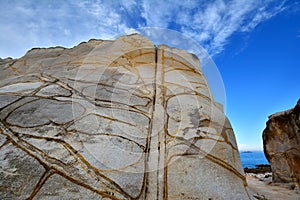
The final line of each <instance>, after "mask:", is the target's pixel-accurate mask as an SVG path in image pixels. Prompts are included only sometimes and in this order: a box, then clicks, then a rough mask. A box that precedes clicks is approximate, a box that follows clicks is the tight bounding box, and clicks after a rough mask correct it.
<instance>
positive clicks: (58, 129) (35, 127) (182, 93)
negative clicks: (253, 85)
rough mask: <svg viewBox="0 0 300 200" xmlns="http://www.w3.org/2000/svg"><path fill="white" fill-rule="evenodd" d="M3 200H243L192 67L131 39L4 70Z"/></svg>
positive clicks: (222, 121)
mask: <svg viewBox="0 0 300 200" xmlns="http://www.w3.org/2000/svg"><path fill="white" fill-rule="evenodd" d="M0 80H1V81H0V120H1V121H0V157H1V162H0V177H1V178H0V185H1V186H0V198H1V199H24V198H28V199H53V198H61V199H83V198H85V199H149V200H152V199H251V198H252V197H251V196H250V194H249V191H248V189H247V183H246V180H245V177H244V174H243V170H242V167H241V161H240V157H239V153H238V149H237V144H236V140H235V136H234V133H233V130H232V127H231V125H230V123H229V121H228V119H227V118H226V116H225V115H224V112H223V110H222V107H221V106H220V105H219V104H218V103H215V102H214V100H213V97H212V95H211V93H210V89H209V86H208V84H207V81H206V79H205V77H204V75H203V73H202V71H201V68H200V64H199V60H198V58H197V57H196V56H195V55H193V54H190V53H188V52H186V51H182V50H178V49H174V48H170V47H167V46H165V45H159V46H154V45H153V43H152V42H150V41H149V40H148V39H147V38H144V37H142V36H140V35H137V34H134V35H129V36H123V37H120V38H118V39H116V40H114V41H103V40H90V41H89V42H84V43H81V44H79V45H78V46H75V47H73V48H70V49H67V48H63V47H53V48H46V49H39V48H36V49H32V50H30V51H28V52H27V53H26V55H25V56H23V57H21V58H20V59H16V60H5V62H4V61H3V62H2V61H1V62H0Z"/></svg>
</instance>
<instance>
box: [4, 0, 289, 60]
mask: <svg viewBox="0 0 300 200" xmlns="http://www.w3.org/2000/svg"><path fill="white" fill-rule="evenodd" d="M0 7H1V12H0V31H1V35H0V56H1V57H6V56H13V57H19V56H21V55H22V54H24V53H25V51H26V50H28V49H30V48H32V47H35V46H40V47H45V46H56V45H62V46H67V47H70V46H73V45H76V44H77V43H79V42H81V41H84V40H85V41H86V40H88V39H90V38H101V39H111V38H113V37H115V36H117V35H120V34H122V33H126V32H128V31H130V32H132V29H136V28H141V27H146V26H149V27H159V28H170V29H175V30H177V31H180V32H182V33H184V34H185V35H186V36H188V37H192V38H193V39H194V40H196V41H197V42H198V43H199V44H200V45H202V46H203V47H205V48H206V49H207V50H208V52H209V53H210V55H216V54H218V53H220V52H222V51H223V50H224V48H225V47H226V45H227V43H228V42H229V40H230V37H231V36H232V35H233V34H234V33H236V32H250V31H251V30H253V29H254V28H255V27H256V26H257V25H258V24H260V23H262V22H264V21H265V20H267V19H269V18H271V17H273V16H275V15H277V14H278V13H280V12H282V11H283V10H284V9H285V7H286V6H285V1H282V2H278V1H276V0H267V1H262V0H229V1H223V0H215V1H195V0H187V1H181V0H173V1H171V0H168V1H160V0H151V1H146V0H145V1H138V0H121V1H108V0H102V1H101V0H85V1H79V0H73V1H58V0H54V1H34V0H33V1H25V0H24V1H5V2H3V1H0Z"/></svg>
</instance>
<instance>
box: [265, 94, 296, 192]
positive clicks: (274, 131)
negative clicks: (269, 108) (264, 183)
mask: <svg viewBox="0 0 300 200" xmlns="http://www.w3.org/2000/svg"><path fill="white" fill-rule="evenodd" d="M263 142H264V152H265V155H266V157H267V159H268V161H269V162H270V164H271V168H272V173H273V176H272V177H273V181H274V182H275V183H294V184H297V185H298V186H299V184H300V99H299V100H298V103H297V105H296V106H295V108H293V109H291V110H287V111H283V112H279V113H275V114H273V115H271V116H269V120H268V122H267V127H266V128H265V130H264V132H263Z"/></svg>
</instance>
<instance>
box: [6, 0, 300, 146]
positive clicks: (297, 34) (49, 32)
mask: <svg viewBox="0 0 300 200" xmlns="http://www.w3.org/2000/svg"><path fill="white" fill-rule="evenodd" d="M145 27H151V28H150V29H151V30H154V31H153V32H152V36H153V33H157V30H167V31H158V32H160V33H166V34H167V35H160V36H161V37H159V38H157V37H156V38H152V39H153V40H155V41H154V42H155V43H161V42H163V43H167V44H168V45H170V46H176V47H179V48H183V49H187V50H192V51H193V50H195V48H193V45H189V47H187V45H186V44H187V43H184V42H182V41H181V40H178V39H177V40H176V39H174V38H172V37H170V35H169V33H170V31H171V32H172V30H173V31H177V34H178V33H179V34H181V35H182V36H184V37H186V38H189V40H188V41H192V43H193V44H195V45H196V46H197V45H198V46H197V48H198V49H201V47H203V48H204V49H205V51H204V52H207V53H208V54H209V55H210V56H211V58H212V60H213V61H214V62H210V63H211V65H207V66H206V65H205V66H203V67H204V69H203V70H204V72H205V73H207V74H208V75H207V76H208V79H209V83H210V84H211V85H212V88H213V93H214V96H215V98H216V100H218V101H221V102H222V103H224V104H225V108H226V114H227V116H228V117H229V119H230V121H231V123H232V125H233V128H234V130H235V134H236V137H237V141H238V144H239V148H240V149H241V150H257V149H262V140H261V135H262V131H263V129H264V128H265V123H266V121H267V116H268V115H270V114H272V113H274V112H277V111H282V110H285V109H289V108H292V107H293V106H294V105H295V104H296V102H297V100H298V99H299V98H300V89H299V86H300V59H299V57H300V55H299V54H300V53H299V52H300V3H299V1H292V0H290V1H287V0H280V1H279V0H264V1H260V0H231V1H225V0H224V1H222V0H216V1H196V0H195V1H193V0H186V1H182V0H178V1H176V0H173V1H156V0H149V1H135V0H120V1H114V0H110V1H100V0H94V1H87V0H86V1H79V0H77V1H76V0H73V1H67V0H66V1H61V0H52V1H50V0H43V1H38V0H36V1H35V0H22V1H18V0H0V32H1V34H0V57H1V58H5V57H14V58H18V57H21V56H22V55H24V54H25V53H26V51H27V50H29V49H31V48H33V47H50V46H58V45H59V46H65V47H72V46H74V45H77V44H78V43H80V42H82V41H87V40H89V39H91V38H97V39H112V38H114V37H117V36H119V35H122V34H124V33H132V32H137V30H139V32H140V33H142V34H147V31H144V32H143V31H141V30H145ZM153 27H155V29H153ZM148 36H151V34H150V35H149V34H148ZM156 36H157V35H156ZM164 36H165V37H166V38H167V39H168V40H165V39H164ZM170 38H171V39H170ZM201 50H203V49H201ZM196 53H197V52H196ZM198 53H199V52H198ZM202 56H203V55H202V54H201V55H199V57H200V58H203V57H202ZM210 74H213V75H214V76H211V75H210ZM216 77H217V78H216ZM214 78H215V79H214ZM215 80H216V81H215ZM214 83H216V86H214ZM223 87H224V88H225V92H222V91H223ZM218 90H220V91H221V92H220V91H218ZM220 93H221V95H219V94H220ZM219 96H220V97H219Z"/></svg>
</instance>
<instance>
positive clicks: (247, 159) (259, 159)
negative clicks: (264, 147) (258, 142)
mask: <svg viewBox="0 0 300 200" xmlns="http://www.w3.org/2000/svg"><path fill="white" fill-rule="evenodd" d="M240 156H241V161H242V166H243V168H246V167H247V168H255V167H256V165H261V164H269V162H268V160H267V159H266V157H265V154H264V152H263V151H241V152H240Z"/></svg>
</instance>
